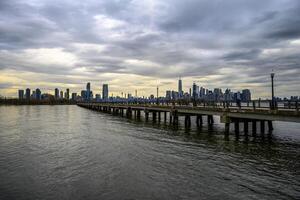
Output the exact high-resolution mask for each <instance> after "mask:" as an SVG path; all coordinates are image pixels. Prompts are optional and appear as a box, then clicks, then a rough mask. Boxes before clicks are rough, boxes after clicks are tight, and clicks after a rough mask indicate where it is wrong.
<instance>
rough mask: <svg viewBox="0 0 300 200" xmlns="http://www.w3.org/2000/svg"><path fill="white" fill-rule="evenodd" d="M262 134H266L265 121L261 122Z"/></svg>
mask: <svg viewBox="0 0 300 200" xmlns="http://www.w3.org/2000/svg"><path fill="white" fill-rule="evenodd" d="M260 132H261V133H262V134H264V133H265V121H264V120H261V121H260Z"/></svg>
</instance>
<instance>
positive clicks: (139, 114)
mask: <svg viewBox="0 0 300 200" xmlns="http://www.w3.org/2000/svg"><path fill="white" fill-rule="evenodd" d="M136 117H137V118H138V119H140V118H141V111H140V110H137V115H136Z"/></svg>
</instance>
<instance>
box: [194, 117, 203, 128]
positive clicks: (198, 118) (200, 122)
mask: <svg viewBox="0 0 300 200" xmlns="http://www.w3.org/2000/svg"><path fill="white" fill-rule="evenodd" d="M196 124H197V127H201V126H202V124H203V120H202V115H197V117H196Z"/></svg>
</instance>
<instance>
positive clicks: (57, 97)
mask: <svg viewBox="0 0 300 200" xmlns="http://www.w3.org/2000/svg"><path fill="white" fill-rule="evenodd" d="M54 96H55V99H59V90H58V88H55V95H54Z"/></svg>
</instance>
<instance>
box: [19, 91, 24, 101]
mask: <svg viewBox="0 0 300 200" xmlns="http://www.w3.org/2000/svg"><path fill="white" fill-rule="evenodd" d="M19 99H24V90H19Z"/></svg>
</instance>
